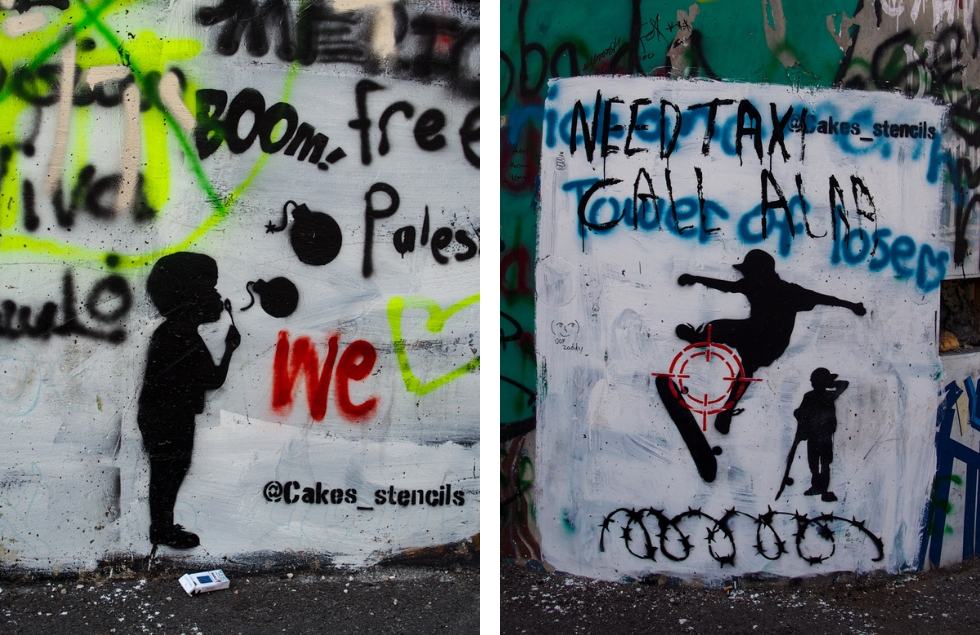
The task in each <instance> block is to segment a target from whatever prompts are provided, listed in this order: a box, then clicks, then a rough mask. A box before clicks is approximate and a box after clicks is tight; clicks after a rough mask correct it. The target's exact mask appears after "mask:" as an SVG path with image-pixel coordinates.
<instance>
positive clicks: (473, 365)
mask: <svg viewBox="0 0 980 635" xmlns="http://www.w3.org/2000/svg"><path fill="white" fill-rule="evenodd" d="M479 301H480V294H479V293H476V294H474V295H471V296H470V297H468V298H464V299H463V300H460V301H459V302H457V303H456V304H454V305H452V306H451V307H449V308H447V309H443V308H442V307H441V306H439V304H438V303H437V302H435V301H434V300H431V299H429V298H425V297H422V296H407V297H401V296H395V297H393V298H392V299H391V300H389V301H388V324H389V326H390V327H391V339H392V342H393V343H394V345H395V357H396V358H397V359H398V369H399V370H400V371H401V374H402V380H403V381H404V382H405V388H406V390H408V392H411V393H415V394H416V395H418V396H419V397H422V396H424V395H427V394H429V393H430V392H432V391H433V390H436V389H437V388H441V387H442V386H445V385H446V384H448V383H449V382H451V381H454V380H456V379H458V378H460V377H462V376H463V375H465V374H466V373H471V372H473V371H474V370H476V369H477V368H479V367H480V356H479V355H477V356H476V357H474V358H473V359H471V360H470V361H468V362H466V363H465V364H463V365H462V366H458V367H456V368H454V369H453V370H451V371H450V372H448V373H446V374H445V375H442V376H440V377H436V378H435V379H433V380H431V381H427V382H423V381H422V380H420V379H419V378H418V377H416V376H415V373H413V372H412V366H411V364H410V363H409V361H408V353H407V352H406V351H405V339H404V338H403V337H402V314H403V313H404V311H405V309H406V308H409V309H422V310H423V311H427V312H428V313H429V319H427V320H426V321H425V327H426V328H427V329H429V332H430V333H438V332H440V331H441V330H442V329H443V328H444V327H445V326H446V320H448V319H449V318H450V317H452V316H453V315H454V314H456V313H457V312H459V311H461V310H463V309H465V308H466V307H468V306H471V305H473V304H476V303H478V302H479Z"/></svg>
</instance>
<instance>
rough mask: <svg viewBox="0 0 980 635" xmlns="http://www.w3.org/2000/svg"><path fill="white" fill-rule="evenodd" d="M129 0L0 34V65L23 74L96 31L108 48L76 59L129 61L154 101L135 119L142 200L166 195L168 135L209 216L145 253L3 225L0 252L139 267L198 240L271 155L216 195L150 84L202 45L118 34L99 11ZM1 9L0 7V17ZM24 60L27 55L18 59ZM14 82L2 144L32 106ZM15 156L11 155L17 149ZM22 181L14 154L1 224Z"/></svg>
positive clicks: (76, 3)
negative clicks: (15, 33) (138, 132)
mask: <svg viewBox="0 0 980 635" xmlns="http://www.w3.org/2000/svg"><path fill="white" fill-rule="evenodd" d="M133 2H134V0H102V1H101V2H99V3H98V4H94V5H89V4H87V3H86V2H84V1H83V0H73V2H72V4H71V6H70V7H69V9H68V10H67V11H65V12H63V13H62V15H61V17H60V19H59V20H58V21H57V22H54V23H52V24H51V25H49V26H48V27H46V28H44V29H42V30H40V31H37V32H34V33H30V34H27V35H23V36H20V37H17V38H10V37H5V36H0V63H3V64H4V66H5V67H6V68H14V67H15V66H14V65H15V64H18V63H19V64H20V65H21V66H22V67H23V68H24V69H25V71H24V72H25V73H26V74H27V75H29V76H30V75H31V74H32V73H33V72H34V71H36V70H37V69H39V68H41V66H43V65H44V64H45V63H46V62H48V60H49V59H50V58H51V57H52V56H54V55H56V54H57V53H58V51H59V50H61V49H62V48H64V47H65V45H66V44H68V43H69V42H71V41H72V40H75V41H82V40H83V39H85V40H88V39H90V38H92V36H93V35H95V34H96V33H97V34H98V35H99V36H101V39H102V40H103V41H104V42H105V44H107V46H104V47H101V48H92V50H81V48H82V47H78V48H79V50H78V51H77V53H76V64H77V65H78V66H79V67H80V68H82V69H83V70H84V69H88V68H95V67H100V66H111V65H124V66H126V67H127V68H128V70H129V72H131V73H132V75H133V79H134V80H135V82H136V85H137V87H138V88H139V90H140V92H141V94H142V96H143V97H144V98H148V99H149V100H150V101H151V104H152V107H151V108H150V109H149V110H148V111H146V112H144V113H141V117H140V118H141V125H142V134H143V136H144V138H145V140H146V143H145V144H144V147H145V149H146V153H145V157H144V160H143V162H142V163H143V164H144V166H145V174H144V178H145V183H144V188H145V193H146V197H147V202H148V203H149V204H150V205H151V206H152V207H153V208H154V209H158V210H159V209H161V208H162V207H163V206H164V204H165V202H166V201H167V199H168V197H169V191H170V162H169V157H168V156H167V138H168V134H170V135H173V138H174V139H175V140H176V141H177V143H178V145H179V147H180V148H181V151H182V153H183V154H184V156H185V159H186V161H187V164H188V168H189V169H190V171H191V173H192V174H193V176H194V179H195V180H196V181H197V184H198V185H199V186H200V187H201V189H202V190H203V191H204V192H205V194H206V195H207V198H208V201H209V203H210V205H211V208H212V212H211V214H210V215H209V216H208V217H207V218H205V219H204V220H203V221H202V222H201V224H200V225H198V226H197V227H195V228H194V229H192V230H191V231H190V233H189V234H187V235H186V236H185V237H184V238H183V239H181V240H179V241H178V242H176V243H174V244H172V245H169V246H166V247H164V248H161V249H158V250H154V251H151V252H147V253H137V254H123V253H117V252H115V251H112V250H103V249H91V248H86V247H81V246H77V245H71V244H68V243H64V242H62V241H58V240H54V239H42V238H38V237H35V236H33V235H30V234H20V233H17V232H12V231H3V232H2V234H0V252H18V251H22V252H30V253H35V254H43V255H47V256H51V257H55V258H61V259H72V260H76V261H89V263H91V264H96V265H107V266H108V267H110V268H113V269H116V270H121V271H122V270H134V269H138V268H140V267H143V266H145V265H147V264H150V263H152V262H154V261H156V260H157V259H159V258H160V257H162V256H164V255H166V254H168V253H173V252H175V251H181V250H184V249H187V248H189V247H190V246H191V245H193V244H194V243H196V242H197V241H198V240H200V239H201V238H203V237H204V236H205V235H206V234H207V233H208V232H209V231H210V230H212V229H213V228H214V227H215V226H217V225H218V224H219V223H220V222H221V221H222V220H223V219H224V218H225V217H226V216H227V215H228V213H229V212H230V209H231V206H232V204H233V203H234V202H235V201H236V200H237V199H238V198H239V197H240V196H241V194H242V193H244V192H245V190H246V189H247V188H248V187H249V186H250V185H251V183H252V181H253V180H254V179H255V177H256V176H257V175H258V173H259V171H260V170H261V169H262V167H263V166H264V164H265V162H266V160H267V159H268V156H267V155H264V154H263V155H262V156H261V157H260V158H259V159H258V160H257V161H256V164H255V165H254V166H253V168H252V170H251V172H250V173H249V175H248V176H247V177H246V179H245V180H244V181H243V182H242V183H241V184H240V185H238V186H237V187H236V188H234V190H233V191H232V192H231V193H229V194H227V195H226V196H222V195H220V194H219V193H218V192H217V191H216V190H215V187H214V185H213V184H212V183H211V181H210V180H209V179H208V177H207V175H206V174H205V172H204V169H203V167H202V165H201V163H200V159H199V158H198V156H197V153H196V151H195V149H194V147H193V145H192V142H191V140H190V139H189V138H188V136H187V134H186V133H185V131H184V130H183V129H182V128H181V126H180V125H179V124H178V122H177V120H176V119H175V117H174V115H173V113H171V112H170V111H169V110H168V109H167V108H166V107H165V105H164V104H163V103H162V101H161V99H160V96H159V94H157V91H156V90H155V87H154V86H152V85H151V84H150V82H149V80H150V74H152V73H157V74H160V73H163V72H164V71H165V70H166V69H167V65H168V64H170V63H171V62H174V61H180V60H187V59H191V58H193V57H195V56H197V55H198V54H199V53H200V51H201V45H200V43H198V42H197V41H194V40H188V39H180V40H171V39H166V38H160V37H158V36H156V35H155V34H153V33H152V32H150V31H143V32H141V33H139V34H138V35H135V36H134V35H132V34H130V36H129V37H128V38H125V39H121V38H120V37H119V36H118V35H117V34H116V33H115V32H114V31H112V30H111V29H110V28H109V27H108V26H106V24H105V23H104V21H103V19H102V15H103V14H107V13H111V12H116V11H118V10H120V9H123V8H125V7H126V6H129V5H131V4H132V3H133ZM4 15H5V14H4V13H3V12H0V18H2V16H4ZM0 21H2V19H0ZM25 59H29V60H30V61H29V62H28V63H27V64H23V60H25ZM297 71H298V65H297V64H293V65H292V67H291V68H290V71H289V73H288V74H287V77H286V81H285V87H284V91H283V93H284V94H283V97H282V99H283V100H285V99H288V95H289V93H290V90H291V88H292V84H293V81H294V80H295V77H296V75H297ZM14 84H15V82H14V81H8V82H6V85H5V86H3V89H2V90H0V144H5V143H10V142H12V141H13V140H14V139H13V136H14V130H15V125H14V122H15V121H16V119H17V116H18V115H19V114H20V113H21V112H23V111H24V110H25V109H26V108H28V107H30V106H29V104H28V103H27V102H26V101H24V100H22V99H20V98H19V97H18V96H16V95H14V91H15V87H14ZM38 88H39V89H43V88H44V87H43V86H41V87H38ZM49 88H50V87H49ZM194 90H195V86H194V85H193V83H190V82H189V83H188V86H187V89H186V90H185V93H184V94H185V95H187V94H193V92H194ZM42 94H43V93H42ZM185 101H186V100H185ZM185 106H186V107H187V108H188V110H189V111H190V112H191V113H192V114H194V110H195V104H193V103H185ZM81 112H84V109H81ZM87 122H88V115H87V114H85V115H79V116H78V119H77V123H78V124H80V125H82V126H85V125H87ZM76 139H77V136H76ZM77 149H78V150H79V151H80V154H81V155H85V154H87V152H88V147H87V144H86V143H79V144H78V147H77ZM14 156H15V157H16V154H15V155H14ZM79 163H80V161H79V156H78V155H76V156H74V157H73V159H72V164H73V166H77V165H78V164H79ZM19 183H20V175H19V173H18V170H17V166H16V161H15V159H12V160H11V161H10V163H9V165H8V170H7V174H6V175H5V177H4V179H3V181H2V182H0V230H10V229H11V228H13V227H14V226H15V225H16V222H17V220H18V218H19V217H20V214H21V212H22V210H21V205H20V200H19V192H18V190H19Z"/></svg>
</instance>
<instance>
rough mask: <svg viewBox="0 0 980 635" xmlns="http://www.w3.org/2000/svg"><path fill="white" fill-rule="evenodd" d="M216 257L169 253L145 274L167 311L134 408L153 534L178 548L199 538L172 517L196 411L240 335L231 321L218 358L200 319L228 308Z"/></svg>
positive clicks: (219, 380) (221, 379) (221, 376)
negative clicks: (146, 473) (144, 460)
mask: <svg viewBox="0 0 980 635" xmlns="http://www.w3.org/2000/svg"><path fill="white" fill-rule="evenodd" d="M217 283H218V265H217V264H216V263H215V261H214V260H213V259H211V258H210V257H208V256H205V255H202V254H193V253H188V252H180V253H175V254H170V255H169V256H164V257H163V258H161V259H160V260H158V261H157V263H156V264H155V265H154V266H153V270H152V271H151V272H150V275H149V278H147V281H146V291H147V293H148V294H149V296H150V300H151V301H152V302H153V304H154V305H155V306H156V307H157V309H158V310H159V311H160V313H161V314H162V315H163V317H164V318H165V321H164V322H163V324H161V325H160V326H159V327H157V330H156V331H154V333H153V337H152V338H151V339H150V347H149V352H148V354H147V359H146V374H145V375H144V377H143V389H142V391H141V392H140V398H139V412H138V414H137V416H136V420H137V423H138V424H139V429H140V432H141V433H142V435H143V447H144V448H145V449H146V454H147V456H148V457H149V459H150V542H152V543H153V544H154V545H157V544H162V545H167V546H169V547H173V548H174V549H192V548H194V547H196V546H198V545H199V544H200V539H199V538H198V537H197V535H196V534H193V533H191V532H189V531H184V529H183V527H181V526H180V525H176V524H174V504H175V503H176V502H177V491H178V490H179V489H180V485H181V483H183V481H184V476H185V475H186V474H187V470H188V469H189V468H190V466H191V455H192V453H193V451H194V428H195V425H194V417H195V416H196V415H198V414H200V413H202V412H204V400H205V396H206V394H207V392H208V391H210V390H214V389H216V388H220V387H221V385H222V384H224V383H225V378H226V377H227V376H228V365H229V363H230V362H231V355H232V353H233V352H234V351H235V349H236V348H238V345H239V344H241V341H242V338H241V335H240V334H239V333H238V329H236V328H235V326H234V324H233V325H231V326H230V327H229V328H228V334H227V335H226V336H225V352H224V356H223V357H222V358H221V363H220V364H218V365H217V366H215V365H214V362H213V360H212V359H211V353H210V352H209V351H208V348H207V346H205V344H204V340H203V339H201V336H200V335H199V334H198V332H197V327H198V326H200V325H202V324H205V323H208V322H216V321H218V318H220V317H221V311H222V310H223V309H224V308H225V307H224V305H223V304H222V302H221V296H220V295H218V292H217V290H216V289H215V285H216V284H217Z"/></svg>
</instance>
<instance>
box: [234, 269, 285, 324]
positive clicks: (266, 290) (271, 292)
mask: <svg viewBox="0 0 980 635" xmlns="http://www.w3.org/2000/svg"><path fill="white" fill-rule="evenodd" d="M245 290H246V291H248V296H249V297H250V298H252V301H251V302H249V304H248V306H245V307H242V311H247V310H249V309H250V308H252V305H253V304H255V295H253V292H254V293H257V294H258V296H259V305H260V306H261V307H262V310H263V311H265V312H266V313H268V314H269V315H271V316H272V317H275V318H283V317H288V316H290V315H292V313H293V311H295V310H296V305H297V304H299V291H297V290H296V285H295V284H293V283H292V282H291V281H290V280H289V279H288V278H281V277H280V278H273V279H272V280H269V281H268V282H267V281H265V280H256V281H254V282H249V283H248V284H246V285H245Z"/></svg>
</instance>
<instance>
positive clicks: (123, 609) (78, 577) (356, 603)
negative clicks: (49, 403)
mask: <svg viewBox="0 0 980 635" xmlns="http://www.w3.org/2000/svg"><path fill="white" fill-rule="evenodd" d="M183 573H187V572H185V571H179V570H163V571H155V572H152V573H134V572H132V571H128V570H126V569H125V568H122V570H120V569H119V568H115V567H106V568H102V569H100V570H99V571H97V572H94V573H84V574H78V573H75V574H62V575H59V576H57V577H49V578H41V579H39V578H31V577H29V576H25V575H8V576H7V578H6V579H0V633H3V634H4V635H12V634H14V633H17V634H20V633H25V634H31V635H34V634H38V635H41V634H44V635H60V634H63V633H70V634H72V635H82V634H88V633H92V634H98V635H111V634H115V635H123V634H130V633H132V634H140V635H144V634H147V635H149V634H161V635H164V634H165V635H171V634H173V635H233V634H241V635H251V634H255V635H269V634H274V633H290V635H297V634H302V633H331V634H335V633H370V634H374V633H378V634H380V633H385V634H389V633H390V634H399V633H413V634H414V633H461V634H466V633H478V632H479V630H480V604H479V597H480V572H479V569H478V568H476V567H475V566H467V565H462V566H461V565H460V564H458V563H456V564H448V565H446V566H444V567H409V566H376V567H370V568H367V569H360V570H357V571H349V572H346V571H338V570H332V571H329V572H323V573H320V572H312V571H305V572H296V573H286V572H276V573H261V574H255V573H253V574H235V573H229V576H228V577H229V578H230V581H231V585H230V588H228V589H227V590H220V591H213V592H211V593H207V594H201V595H197V596H194V597H191V596H188V595H187V594H186V593H185V592H184V590H183V588H181V586H180V584H179V583H178V578H179V577H180V576H181V575H182V574H183Z"/></svg>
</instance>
